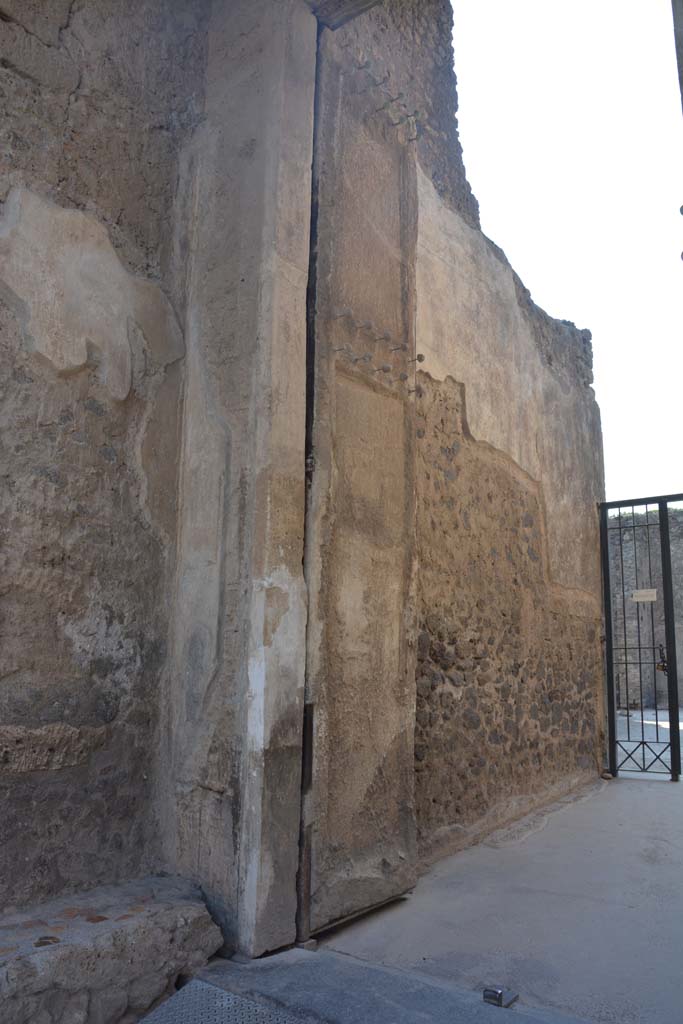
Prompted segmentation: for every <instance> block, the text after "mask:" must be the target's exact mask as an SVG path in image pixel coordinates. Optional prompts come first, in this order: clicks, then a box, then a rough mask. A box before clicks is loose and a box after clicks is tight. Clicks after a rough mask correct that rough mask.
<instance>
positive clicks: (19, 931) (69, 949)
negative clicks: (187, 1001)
mask: <svg viewBox="0 0 683 1024" xmlns="http://www.w3.org/2000/svg"><path fill="white" fill-rule="evenodd" d="M222 941H223V940H222V936H221V933H220V931H219V929H218V928H217V927H216V925H215V924H214V923H213V921H212V920H211V918H210V917H209V914H208V912H207V910H206V907H205V905H204V903H203V902H202V900H201V898H200V897H199V894H198V892H197V891H196V890H194V889H193V888H192V886H190V885H188V884H187V883H186V882H180V881H177V880H174V879H147V880H145V881H140V882H134V883H129V884H127V885H125V886H118V887H114V886H105V887H103V888H100V889H94V890H92V891H91V892H90V893H88V894H87V896H76V897H72V898H71V899H63V900H58V901H54V902H52V903H44V904H42V905H37V906H32V907H31V908H30V909H29V910H27V911H24V912H23V913H10V914H7V915H6V916H4V917H0V1008H1V1010H2V1021H3V1024H133V1022H135V1021H137V1020H139V1019H140V1017H141V1016H142V1015H143V1014H144V1013H145V1012H146V1011H147V1010H148V1009H150V1007H152V1006H153V1005H155V1004H156V1003H157V1002H158V1001H159V1000H160V999H161V998H163V997H164V996H166V995H169V994H170V993H172V992H173V991H174V988H175V982H176V980H177V978H178V975H179V974H183V975H187V974H191V973H193V972H194V971H196V970H197V969H198V968H200V967H203V966H204V965H205V964H206V962H207V960H208V959H209V957H210V956H211V955H212V954H213V953H215V951H216V950H217V949H218V947H219V946H220V945H221V943H222Z"/></svg>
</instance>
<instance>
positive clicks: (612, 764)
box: [600, 505, 618, 778]
mask: <svg viewBox="0 0 683 1024" xmlns="http://www.w3.org/2000/svg"><path fill="white" fill-rule="evenodd" d="M600 555H601V559H602V587H603V595H604V602H605V668H606V674H607V722H608V727H609V737H608V763H609V770H610V773H611V774H612V775H613V776H614V777H615V778H616V776H617V774H618V768H617V708H616V697H615V693H614V654H613V650H612V642H613V638H612V589H611V585H610V571H609V534H608V532H607V506H606V505H601V506H600Z"/></svg>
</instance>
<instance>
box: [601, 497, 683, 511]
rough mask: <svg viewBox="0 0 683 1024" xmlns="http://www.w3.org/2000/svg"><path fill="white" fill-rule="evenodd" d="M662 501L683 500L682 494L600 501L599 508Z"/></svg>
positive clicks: (653, 503)
mask: <svg viewBox="0 0 683 1024" xmlns="http://www.w3.org/2000/svg"><path fill="white" fill-rule="evenodd" d="M663 501H665V502H674V501H683V494H659V495H658V496H657V497H656V498H629V499H628V501H601V502H600V508H606V509H610V508H626V506H627V505H631V506H633V505H661V504H662V502H663Z"/></svg>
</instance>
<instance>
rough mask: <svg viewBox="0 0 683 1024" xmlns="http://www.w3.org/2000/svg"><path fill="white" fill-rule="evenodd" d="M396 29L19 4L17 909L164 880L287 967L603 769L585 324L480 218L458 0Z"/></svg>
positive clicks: (10, 821) (11, 784) (8, 742)
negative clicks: (474, 840)
mask: <svg viewBox="0 0 683 1024" xmlns="http://www.w3.org/2000/svg"><path fill="white" fill-rule="evenodd" d="M370 6H371V5H370V4H369V3H366V2H365V0H359V2H357V3H356V2H354V3H352V4H349V5H348V6H347V5H344V4H339V3H337V2H335V3H331V4H330V3H327V2H326V3H324V4H323V5H322V6H321V7H320V10H321V11H322V10H323V9H324V10H325V11H327V12H328V15H329V17H331V18H333V19H334V23H335V24H337V18H338V17H339V19H340V20H341V21H344V19H345V18H346V15H347V14H348V13H349V11H352V12H356V13H357V12H359V11H364V12H365V13H361V14H359V16H358V17H357V18H355V19H354V20H352V21H349V22H346V23H344V24H343V25H342V27H340V28H338V29H337V31H335V32H332V31H331V30H330V29H329V28H324V29H321V30H320V32H319V33H318V23H317V22H316V19H315V17H314V14H313V13H312V9H313V8H314V9H316V10H317V9H318V7H319V5H318V4H317V3H314V4H313V8H312V6H311V3H305V2H304V0H229V2H214V3H212V2H210V0H201V2H198V3H180V2H179V3H172V4H168V3H166V2H164V0H140V2H136V3H133V2H132V0H116V2H115V3H114V2H112V0H87V2H83V0H55V2H54V3H51V4H49V5H48V4H40V3H37V2H33V0H0V89H1V90H2V98H3V105H4V116H3V119H2V131H3V133H4V135H3V139H4V146H3V148H2V155H1V156H0V203H1V204H2V206H1V208H0V359H1V360H2V367H0V370H1V379H2V381H3V382H4V385H3V386H4V388H5V392H4V393H3V396H2V406H1V411H0V417H1V418H2V435H3V444H4V451H3V456H2V476H3V482H4V484H5V486H4V487H3V488H2V496H1V500H2V502H3V505H2V509H1V512H2V529H3V538H2V540H3V549H2V550H3V563H2V567H1V568H2V583H1V586H2V588H3V590H2V598H3V614H4V616H5V619H4V622H3V647H2V664H1V666H0V750H1V752H2V754H1V761H2V763H1V764H0V799H2V800H3V807H4V808H5V818H4V821H3V826H4V828H3V832H4V837H5V838H4V841H3V845H2V847H1V848H0V878H2V884H3V885H4V886H5V891H4V894H3V895H4V898H5V900H6V901H7V902H11V903H14V904H22V903H25V902H27V901H28V900H35V899H39V898H43V897H54V896H57V895H59V894H60V893H63V892H66V891H69V890H73V889H75V888H79V887H83V888H87V887H91V886H94V885H97V884H99V883H103V882H113V881H117V880H119V879H120V878H124V877H135V876H137V875H140V874H141V873H142V872H143V871H146V870H148V869H149V870H158V869H164V870H167V871H170V872H174V873H175V872H177V873H179V874H181V875H183V876H185V877H186V878H190V879H192V880H194V881H196V882H197V883H199V884H200V885H201V888H202V893H203V895H204V897H205V899H206V900H207V902H208V904H209V907H210V909H211V912H212V914H213V916H214V918H215V919H216V921H217V922H218V923H219V925H220V927H221V929H222V933H223V936H224V939H225V942H226V946H227V947H229V948H231V949H232V948H235V947H239V948H240V949H241V950H242V951H243V952H246V953H249V954H251V955H256V954H259V953H262V952H264V951H265V950H268V949H273V948H277V947H278V946H282V945H284V944H287V943H289V942H292V941H294V939H295V915H296V911H297V869H298V868H299V867H301V871H300V872H299V896H300V897H301V896H302V892H303V891H304V890H305V885H306V872H307V870H309V876H308V882H309V883H310V882H311V879H313V882H314V883H315V884H316V885H318V892H317V893H313V894H311V892H309V893H308V896H309V897H310V896H313V899H312V907H313V910H314V912H315V911H316V906H315V899H316V898H317V899H318V905H317V918H316V916H315V913H314V914H313V915H312V921H311V924H312V927H314V928H315V927H322V926H323V925H324V924H325V923H327V922H329V919H330V918H333V917H338V916H343V915H344V914H346V913H352V912H355V911H356V910H360V909H363V908H365V907H367V906H368V905H370V904H372V903H373V902H376V901H377V900H381V899H385V898H388V897H389V896H391V895H392V894H395V893H396V891H399V890H400V889H404V888H405V887H406V886H408V885H410V884H412V881H413V879H414V877H415V870H416V843H415V835H416V826H417V831H418V834H419V838H420V841H421V848H422V853H423V855H424V856H431V855H432V854H433V853H434V852H435V851H436V850H438V849H443V848H446V847H448V845H449V844H451V845H452V843H453V842H454V841H455V840H457V839H458V837H459V836H461V835H462V833H463V830H470V833H471V832H472V830H475V831H476V830H477V829H479V831H482V830H483V829H485V828H488V827H491V826H492V825H493V824H497V823H499V822H500V821H501V820H502V819H503V818H506V817H511V816H514V814H515V813H519V812H520V811H521V810H523V809H524V808H525V807H527V806H530V805H532V804H534V803H539V802H542V801H543V800H547V799H548V798H549V797H550V796H552V795H553V794H554V793H556V792H558V791H559V790H562V789H567V788H569V787H570V786H571V785H573V784H575V783H576V781H578V780H580V779H581V778H583V777H587V776H588V775H590V774H591V772H593V771H595V769H596V767H597V764H598V761H599V744H600V739H601V736H600V730H601V723H600V720H599V715H598V713H597V705H598V699H597V698H598V690H599V684H600V678H601V676H600V673H601V661H600V647H599V639H598V635H599V629H598V625H599V618H600V600H599V585H600V581H599V559H598V537H597V517H596V502H597V501H598V500H599V498H600V497H601V493H602V463H601V444H600V432H599V418H598V413H597V407H596V406H595V402H594V397H593V393H592V390H591V387H590V383H591V355H590V340H589V336H588V335H587V333H585V332H577V331H576V329H575V328H574V327H573V326H572V325H570V324H565V323H558V322H556V321H553V320H552V319H551V318H549V317H547V316H546V315H545V314H544V313H543V312H542V311H541V310H539V309H538V308H537V307H536V306H535V305H534V304H533V302H532V301H531V299H530V297H529V295H528V293H527V292H526V291H525V289H524V287H523V285H522V284H521V282H520V281H519V280H518V278H516V276H515V275H514V273H513V271H512V270H511V268H510V267H509V265H508V264H507V261H506V260H505V257H504V255H503V254H502V253H501V252H500V250H498V249H497V248H496V247H495V246H494V245H493V244H492V243H490V242H489V241H488V240H487V239H486V238H485V237H484V236H483V235H482V234H481V232H480V230H479V222H478V212H477V204H476V201H475V199H474V198H473V196H472V193H471V190H470V187H469V185H468V183H467V179H466V176H465V171H464V166H463V163H462V155H461V151H460V145H459V141H458V136H457V122H456V120H455V117H454V113H455V108H456V95H455V78H454V72H453V66H452V49H451V42H450V38H451V11H450V4H449V3H448V0H384V2H383V3H380V4H378V5H376V6H373V7H372V9H368V8H369V7H370ZM340 11H341V15H339V12H340ZM316 65H317V83H316ZM316 88H317V101H318V114H317V128H316V130H315V132H314V124H315V117H314V100H315V98H316V95H315V94H316ZM314 138H315V145H314ZM313 164H315V182H314V187H312V185H311V182H312V178H313V173H312V171H313ZM311 215H313V217H314V218H315V219H314V223H313V229H312V232H311V231H309V227H310V218H311ZM311 239H312V240H313V244H314V251H313V253H312V254H311V253H310V252H309V243H310V240H311ZM311 255H312V257H313V259H312V261H311V259H310V256H311ZM307 284H308V286H309V290H308V315H307V305H306V297H307ZM307 328H308V342H309V346H308V353H307V350H306V340H307ZM418 355H419V356H420V357H421V358H422V357H424V358H423V361H422V362H421V363H417V362H416V359H417V356H418ZM418 370H419V372H418ZM307 374H308V380H307ZM307 385H308V396H307ZM307 399H308V401H307ZM307 415H308V421H307ZM307 426H308V432H309V437H308V441H309V448H308V450H307V449H306V428H307ZM307 456H308V459H307V458H306V457H307ZM306 466H307V469H308V475H309V484H310V488H309V499H310V505H309V508H308V519H307V521H306V524H305V512H306V489H305V482H306V481H305V467H306ZM305 526H306V529H305ZM304 534H305V536H304ZM305 548H306V550H305V561H306V570H307V580H306V583H307V586H305V585H304V575H303V561H304V549H305ZM307 617H308V626H307V624H306V623H307ZM416 663H417V666H418V667H417V676H416V671H415V665H416ZM305 673H307V680H306V684H307V693H306V699H307V700H308V701H309V703H311V704H312V705H315V704H316V702H318V705H319V706H318V707H317V709H316V708H315V707H314V713H313V715H312V719H307V721H310V720H312V721H313V722H314V725H313V728H312V730H311V732H312V735H311V737H309V739H310V740H311V741H312V744H313V749H312V751H311V748H310V746H309V745H308V744H307V745H306V747H305V751H304V752H305V753H306V755H308V754H310V755H311V757H310V762H309V761H306V762H305V763H306V764H309V763H310V765H311V766H312V781H311V785H310V787H309V789H310V791H309V792H306V793H305V799H304V815H303V821H304V830H303V832H305V831H306V830H307V829H308V831H309V832H310V835H309V837H308V838H309V839H310V844H309V846H308V849H309V850H312V851H313V856H312V858H311V863H309V864H308V865H307V864H306V863H305V857H304V858H303V859H302V864H301V865H300V864H299V839H300V835H299V826H300V810H301V796H302V793H301V788H302V748H303V739H302V737H303V727H304V707H303V705H304V676H305ZM416 702H417V721H416V720H415V710H416ZM335 730H336V731H335ZM413 755H415V756H413ZM304 781H305V774H304ZM304 788H305V787H304ZM454 837H455V838H454ZM304 838H305V836H304ZM302 849H306V843H305V842H304V843H303V844H302ZM316 858H317V860H316ZM316 871H317V872H318V874H317V876H316V874H315V873H316ZM316 878H317V881H316ZM302 902H303V901H302V900H300V906H299V909H301V905H302Z"/></svg>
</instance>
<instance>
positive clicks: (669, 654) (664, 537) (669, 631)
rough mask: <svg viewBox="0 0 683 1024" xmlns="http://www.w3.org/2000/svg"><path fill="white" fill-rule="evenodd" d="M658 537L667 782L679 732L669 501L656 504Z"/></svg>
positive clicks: (675, 764) (677, 766) (674, 768)
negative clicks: (667, 737)
mask: <svg viewBox="0 0 683 1024" xmlns="http://www.w3.org/2000/svg"><path fill="white" fill-rule="evenodd" d="M659 536H660V539H661V545H662V589H663V591H664V623H665V627H666V663H667V685H668V693H669V732H670V738H671V781H672V782H678V779H679V776H680V774H681V733H680V724H679V720H680V712H679V709H678V665H677V661H676V618H675V615H676V609H675V607H674V591H673V582H672V576H671V538H670V536H669V504H668V502H666V501H660V503H659Z"/></svg>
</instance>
